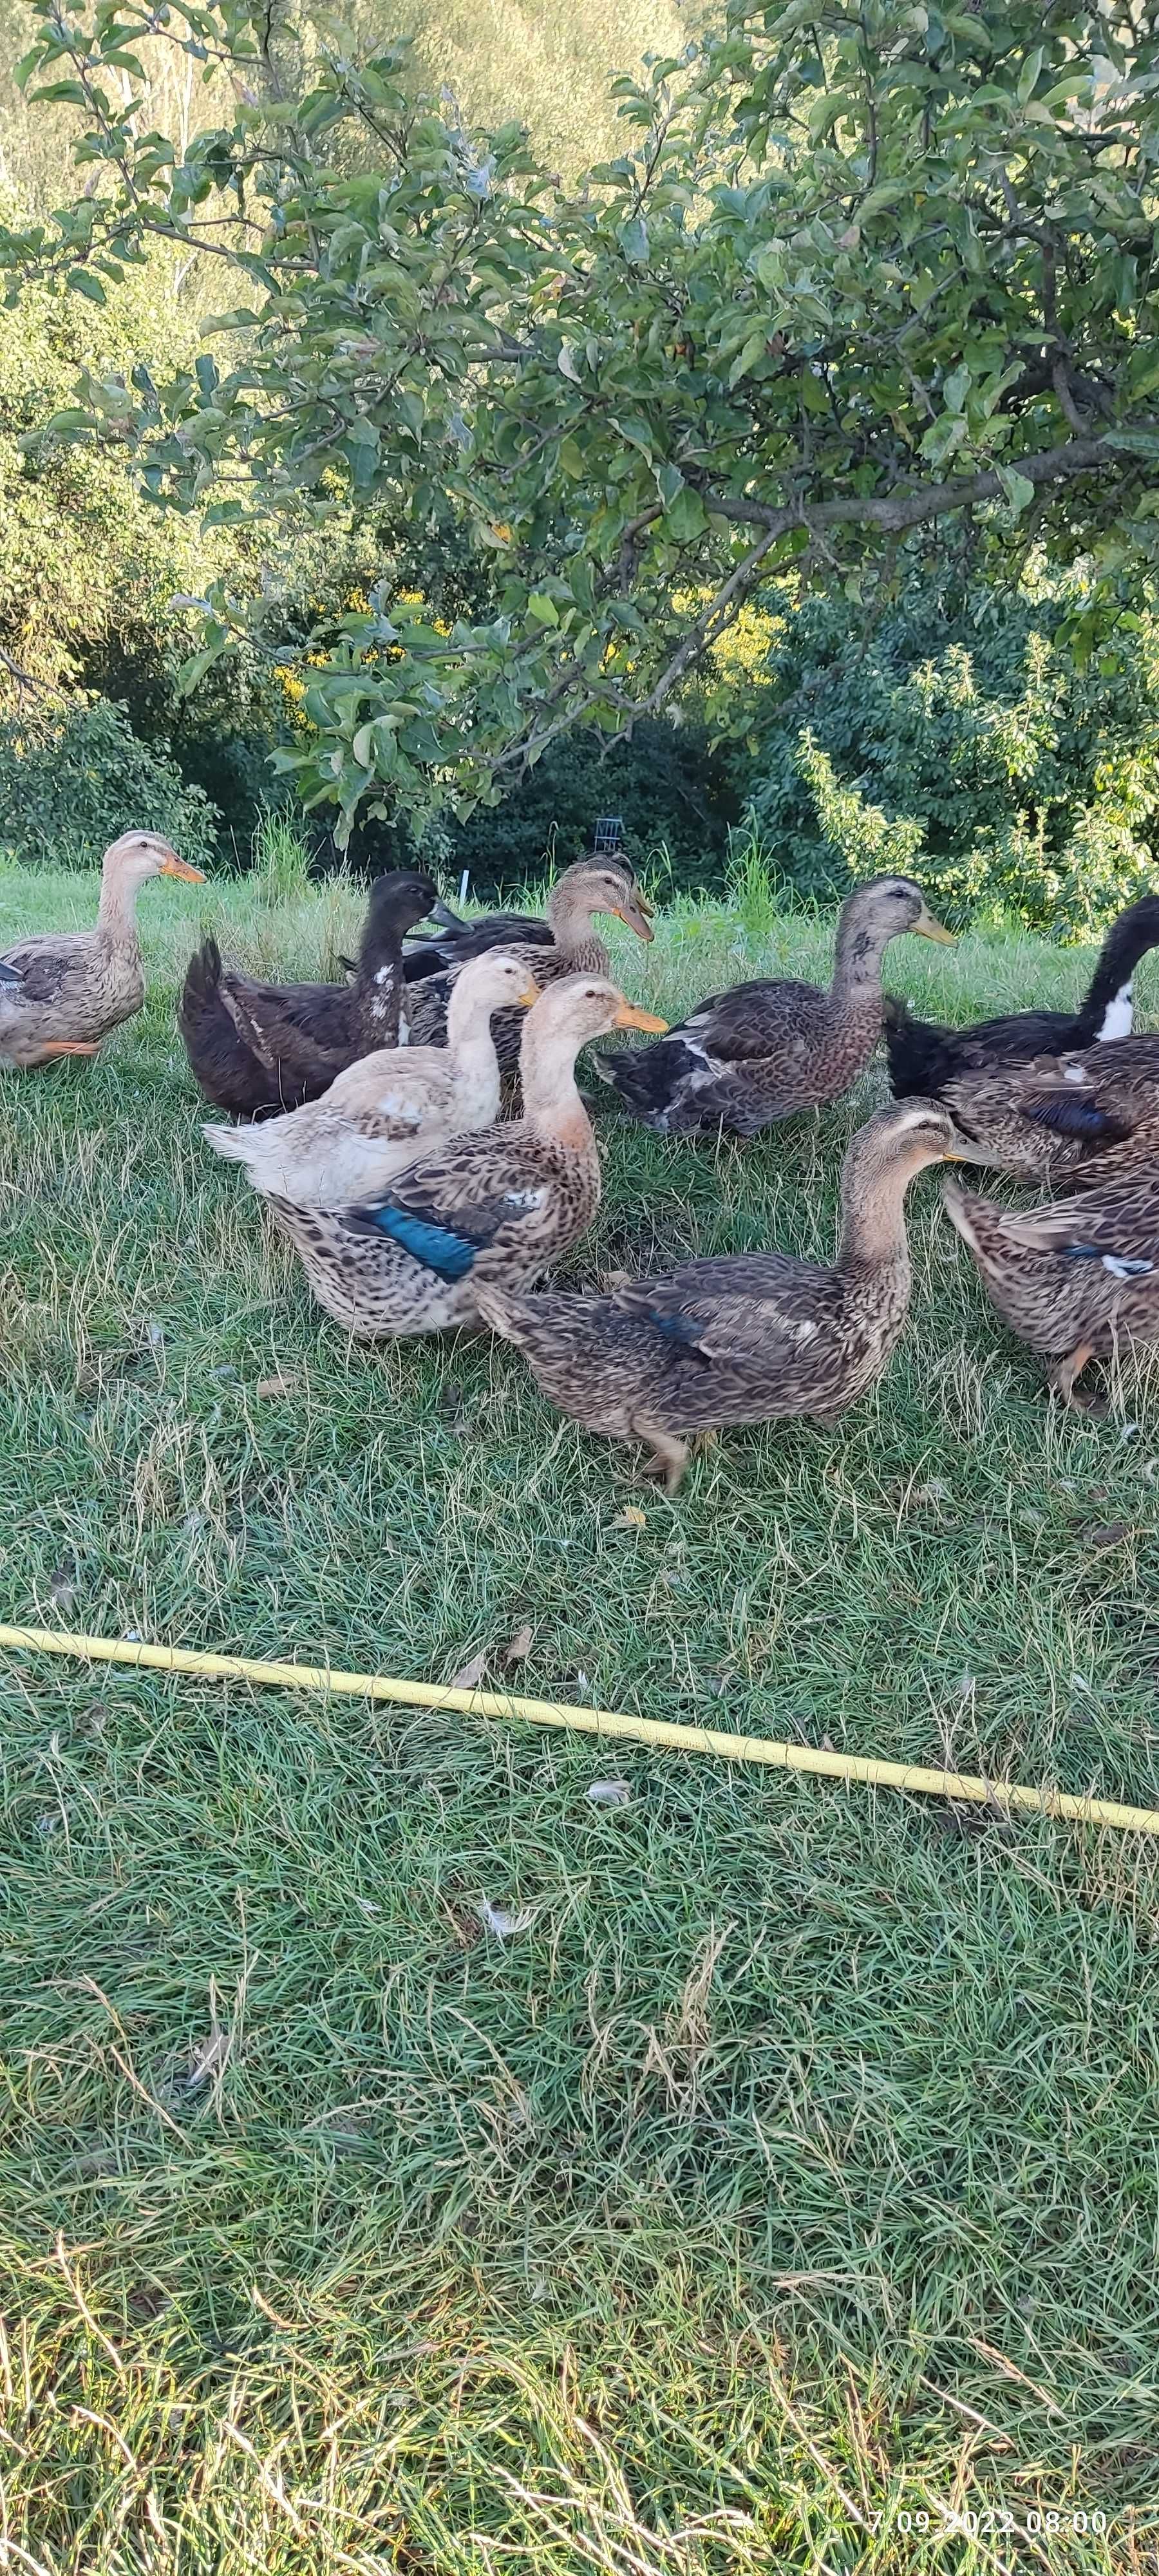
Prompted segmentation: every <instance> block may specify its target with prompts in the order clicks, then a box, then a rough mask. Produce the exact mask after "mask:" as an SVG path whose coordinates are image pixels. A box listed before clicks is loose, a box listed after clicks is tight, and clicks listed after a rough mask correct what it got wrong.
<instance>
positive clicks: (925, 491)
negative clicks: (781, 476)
mask: <svg viewBox="0 0 1159 2576" xmlns="http://www.w3.org/2000/svg"><path fill="white" fill-rule="evenodd" d="M1133 426H1135V427H1137V428H1143V429H1152V428H1153V429H1154V431H1155V434H1156V436H1157V437H1159V422H1154V423H1153V422H1150V421H1143V422H1136V423H1134V424H1133ZM1009 462H1010V465H1011V468H1012V469H1013V471H1014V472H1015V473H1016V474H1024V475H1025V477H1026V480H1027V482H1028V483H1033V485H1034V488H1035V490H1036V491H1038V490H1039V489H1040V488H1041V487H1042V486H1043V485H1049V484H1051V483H1066V482H1069V481H1071V480H1072V478H1073V477H1074V476H1075V475H1076V474H1090V473H1093V472H1095V471H1096V470H1097V469H1098V468H1099V467H1100V466H1103V465H1112V464H1113V465H1117V466H1118V467H1119V468H1120V470H1121V467H1122V458H1121V455H1120V454H1119V452H1118V450H1117V449H1116V448H1115V447H1114V445H1113V443H1112V441H1111V439H1110V438H1109V437H1099V438H1092V437H1084V438H1072V439H1068V441H1067V443H1066V445H1065V446H1064V447H1048V448H1044V449H1043V451H1042V453H1041V454H1040V455H1038V456H1012V457H1011V458H1010V460H1009ZM1001 498H1002V483H1001V479H1000V477H999V475H998V472H997V470H996V469H995V468H993V467H987V469H986V471H985V472H984V473H982V474H964V475H961V476H959V477H957V478H955V479H953V480H951V481H950V482H948V483H927V484H925V485H924V486H923V485H918V486H917V488H916V489H915V488H912V487H911V488H910V489H907V490H902V491H900V492H891V493H859V492H851V493H849V494H848V495H845V496H843V497H842V498H841V499H840V500H836V501H814V502H811V503H806V502H803V501H791V502H788V503H786V504H785V505H784V506H783V507H782V508H780V509H773V508H771V507H770V506H769V505H768V504H767V503H765V502H762V501H750V500H747V499H734V498H731V497H730V496H728V495H727V494H722V495H720V496H718V495H717V494H716V493H714V492H712V491H711V490H710V489H708V488H706V490H705V499H706V502H707V505H708V508H709V509H710V510H712V511H715V513H716V515H717V516H718V517H719V518H722V519H732V520H735V521H736V523H737V524H738V526H742V527H754V528H767V529H768V530H769V531H770V533H771V534H772V535H773V536H774V537H784V536H787V535H788V533H789V530H790V529H791V528H806V529H808V530H809V531H810V533H812V532H813V531H814V530H816V529H819V528H839V527H872V528H881V529H883V530H886V531H888V532H889V533H890V534H892V535H897V534H899V533H904V531H905V530H906V529H907V528H920V527H923V526H924V525H925V523H926V521H927V520H928V519H943V518H945V517H946V516H947V514H948V513H949V512H950V511H952V510H967V509H972V508H973V507H974V506H975V505H976V504H977V503H978V502H979V501H998V500H1001Z"/></svg>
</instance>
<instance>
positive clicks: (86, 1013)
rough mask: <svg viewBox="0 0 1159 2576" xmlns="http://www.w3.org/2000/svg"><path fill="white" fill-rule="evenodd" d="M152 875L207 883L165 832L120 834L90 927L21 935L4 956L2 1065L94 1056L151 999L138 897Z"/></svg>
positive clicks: (22, 1067) (0, 963)
mask: <svg viewBox="0 0 1159 2576" xmlns="http://www.w3.org/2000/svg"><path fill="white" fill-rule="evenodd" d="M150 877H181V878H182V879H183V880H184V882H185V883H186V884H187V885H203V884H204V882H205V878H204V873H203V871H202V869H201V868H195V867H192V866H191V865H190V863H189V861H188V859H179V858H178V856H177V852H176V850H175V849H173V848H172V846H171V844H170V843H169V842H168V841H166V840H163V839H162V837H161V834H160V833H159V832H122V833H121V836H120V838H119V840H116V841H111V842H110V843H109V847H108V849H107V850H106V851H105V854H104V858H103V860H102V862H101V899H100V906H99V909H98V912H97V918H96V923H95V926H94V928H93V929H92V930H68V931H49V932H48V933H46V934H45V935H43V936H40V937H37V938H34V939H18V940H16V941H15V943H14V944H13V946H12V947H11V948H8V949H6V950H5V951H4V955H3V957H2V958H0V984H2V989H0V1067H7V1068H8V1069H9V1070H12V1071H16V1072H21V1073H23V1072H28V1071H30V1070H31V1069H32V1068H33V1067H34V1066H37V1065H42V1064H49V1063H51V1062H52V1061H53V1059H54V1058H55V1057H58V1056H67V1055H79V1056H93V1055H96V1053H97V1050H98V1048H99V1047H100V1045H101V1043H102V1041H103V1040H104V1039H105V1038H107V1036H108V1035H109V1032H110V1030H111V1029H116V1028H119V1027H120V1026H121V1024H122V1022H123V1021H125V1020H131V1019H132V1018H133V1015H134V1013H135V1012H137V1011H139V1010H140V1008H141V1004H142V1003H143V1001H144V999H145V967H144V961H143V959H142V956H141V943H140V940H139V938H138V936H137V896H138V894H139V893H140V891H141V887H142V886H143V885H146V884H147V883H148V880H149V878H150Z"/></svg>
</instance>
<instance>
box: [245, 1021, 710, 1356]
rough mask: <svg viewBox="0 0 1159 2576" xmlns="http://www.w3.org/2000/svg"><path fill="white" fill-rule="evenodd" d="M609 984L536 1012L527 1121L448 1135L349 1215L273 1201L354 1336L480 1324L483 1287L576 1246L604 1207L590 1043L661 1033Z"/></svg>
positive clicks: (530, 1027) (321, 1298)
mask: <svg viewBox="0 0 1159 2576" xmlns="http://www.w3.org/2000/svg"><path fill="white" fill-rule="evenodd" d="M662 1025H663V1024H662V1023H661V1022H658V1021H655V1020H651V1019H650V1018H649V1015H648V1014H647V1013H636V1012H635V1010H634V1008H633V1006H632V1005H631V1004H629V1003H627V1002H625V1001H624V999H623V997H622V995H621V994H619V993H618V992H617V991H616V989H615V986H614V985H612V984H609V983H607V982H606V981H605V980H604V979H603V978H598V977H591V978H588V977H585V976H570V977H567V978H566V979H565V980H564V981H563V982H561V983H558V984H554V985H552V986H550V988H549V990H548V991H547V992H546V993H545V994H544V995H543V996H542V998H541V1000H539V1001H538V1002H536V1004H535V1006H534V1008H533V1009H532V1010H531V1011H530V1012H529V1013H528V1014H527V1019H526V1024H525V1027H526V1034H525V1037H524V1044H523V1050H522V1055H521V1058H520V1074H521V1078H522V1083H523V1095H524V1102H525V1110H526V1114H525V1116H524V1117H523V1118H521V1119H519V1120H517V1121H512V1123H511V1124H510V1125H508V1126H504V1127H492V1128H489V1129H488V1130H487V1131H486V1133H485V1134H482V1135H473V1136H456V1137H452V1138H451V1140H450V1142H449V1143H448V1144H447V1145H445V1146H443V1147H442V1148H440V1150H439V1151H438V1152H436V1153H434V1154H429V1155H423V1156H421V1158H420V1159H418V1160H417V1161H415V1162H414V1163H412V1164H410V1165H409V1166H408V1168H407V1169H406V1170H405V1171H404V1172H401V1173H399V1175H398V1176H397V1178H396V1179H395V1180H394V1181H392V1183H391V1184H390V1187H389V1189H388V1190H386V1191H384V1192H383V1193H381V1194H380V1195H379V1196H378V1197H377V1198H376V1199H375V1200H374V1201H373V1202H371V1203H369V1204H368V1205H366V1206H364V1207H360V1208H349V1209H346V1210H345V1211H342V1212H328V1211H325V1210H322V1209H314V1208H311V1209H305V1208H295V1207H293V1206H292V1205H291V1204H290V1202H289V1201H287V1200H284V1199H281V1198H279V1197H277V1196H276V1195H271V1196H270V1198H269V1201H268V1204H269V1206H270V1208H271V1209H272V1211H273V1214H274V1217H275V1220H276V1222H277V1224H278V1225H279V1227H280V1228H281V1231H282V1232H283V1233H284V1234H285V1235H286V1236H287V1237H288V1239H289V1240H290V1242H291V1243H292V1244H293V1245H294V1247H295V1249H296V1251H297V1252H298V1254H299V1256H300V1258H301V1261H302V1266H303V1268H304V1270H305V1272H306V1276H307V1278H308V1280H309V1282H310V1286H311V1288H312V1289H313V1291H314V1294H315V1296H316V1297H317V1299H318V1302H319V1304H320V1305H321V1306H323V1307H324V1308H325V1310H326V1312H327V1314H328V1315H331V1316H333V1318H334V1320H335V1322H336V1323H339V1324H342V1325H344V1326H345V1328H346V1330H347V1332H350V1333H355V1334H359V1335H362V1336H366V1337H375V1336H378V1335H382V1334H407V1333H431V1332H440V1331H443V1330H445V1329H446V1327H448V1326H449V1325H453V1324H465V1323H471V1322H473V1321H475V1320H476V1319H477V1315H478V1308H477V1304H476V1297H477V1291H478V1288H479V1285H480V1283H481V1282H483V1281H487V1280H489V1281H491V1282H493V1283H496V1284H497V1283H499V1282H501V1281H503V1280H507V1281H508V1282H513V1283H514V1284H516V1285H517V1286H522V1285H525V1284H526V1283H527V1282H528V1281H530V1280H533V1279H536V1278H538V1277H540V1276H541V1274H542V1273H543V1271H544V1270H546V1269H548V1268H549V1267H550V1266H551V1264H552V1262H554V1261H557V1260H559V1258H560V1257H561V1255H562V1254H563V1253H564V1252H566V1251H568V1250H570V1248H571V1246H572V1244H574V1243H576V1242H578V1240H579V1238H580V1236H581V1235H582V1234H583V1233H584V1232H585V1231H586V1229H587V1227H588V1226H589V1225H590V1224H591V1221H592V1218H593V1216H594V1215H595V1212H596V1209H597V1207H598V1205H599V1198H600V1163H599V1155H598V1153H597V1151H596V1142H595V1137H594V1136H593V1134H592V1129H591V1124H590V1121H589V1119H588V1117H587V1113H586V1111H585V1109H584V1106H583V1103H582V1101H581V1099H580V1096H579V1093H578V1091H577V1089H576V1085H575V1058H576V1054H577V1052H578V1050H579V1048H580V1047H581V1046H584V1045H586V1043H587V1041H588V1039H589V1038H591V1037H595V1036H599V1035H601V1034H602V1033H603V1032H604V1031H605V1030H606V1029H610V1028H613V1027H616V1026H620V1027H634V1026H643V1027H653V1028H655V1027H659V1026H662Z"/></svg>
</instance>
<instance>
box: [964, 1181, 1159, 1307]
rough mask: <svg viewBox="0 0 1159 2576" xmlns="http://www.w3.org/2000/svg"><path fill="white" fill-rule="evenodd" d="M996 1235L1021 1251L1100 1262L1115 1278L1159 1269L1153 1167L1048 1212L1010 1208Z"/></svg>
mask: <svg viewBox="0 0 1159 2576" xmlns="http://www.w3.org/2000/svg"><path fill="white" fill-rule="evenodd" d="M998 1231H999V1233H1000V1234H1001V1235H1003V1236H1004V1237H1006V1238H1007V1239H1008V1240H1009V1242H1010V1243H1011V1244H1012V1245H1013V1246H1014V1247H1016V1248H1017V1249H1018V1250H1020V1251H1023V1252H1044V1253H1055V1254H1061V1255H1063V1256H1064V1257H1065V1258H1066V1259H1068V1260H1070V1261H1090V1262H1099V1263H1100V1264H1101V1266H1102V1268H1103V1269H1104V1270H1107V1271H1109V1272H1110V1274H1111V1277H1112V1278H1115V1279H1135V1278H1142V1277H1145V1276H1146V1274H1147V1273H1148V1272H1150V1271H1153V1270H1159V1189H1157V1188H1156V1185H1155V1179H1154V1169H1153V1166H1152V1167H1150V1168H1149V1169H1148V1170H1147V1171H1144V1170H1143V1169H1142V1168H1140V1169H1137V1170H1136V1171H1135V1173H1134V1174H1133V1175H1131V1176H1129V1177H1128V1176H1124V1178H1122V1179H1121V1180H1119V1181H1117V1182H1115V1183H1113V1184H1108V1185H1107V1186H1105V1187H1101V1188H1099V1189H1098V1190H1097V1191H1094V1190H1092V1191H1091V1192H1089V1193H1084V1195H1083V1196H1082V1197H1081V1198H1070V1199H1052V1200H1050V1201H1048V1203H1047V1205H1046V1206H1045V1207H1038V1208H1029V1209H1018V1210H1013V1209H1006V1210H1004V1212H1003V1214H1002V1216H1001V1217H1000V1218H999V1220H998Z"/></svg>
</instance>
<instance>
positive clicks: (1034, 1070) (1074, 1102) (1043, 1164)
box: [939, 1036, 1159, 1188]
mask: <svg viewBox="0 0 1159 2576" xmlns="http://www.w3.org/2000/svg"><path fill="white" fill-rule="evenodd" d="M939 1097H940V1098H941V1099H942V1100H944V1102H945V1104H946V1107H947V1109H948V1110H949V1111H950V1114H951V1116H952V1118H953V1119H954V1121H955V1124H956V1126H957V1127H958V1129H959V1130H960V1132H961V1134H962V1135H963V1136H964V1137H966V1138H968V1140H969V1143H970V1147H971V1159H972V1161H974V1162H976V1163H989V1164H992V1165H993V1166H994V1168H995V1169H996V1170H997V1171H1001V1172H1011V1173H1013V1174H1014V1175H1015V1177H1016V1178H1017V1179H1019V1180H1032V1181H1046V1182H1049V1183H1051V1184H1053V1183H1054V1182H1056V1181H1058V1180H1063V1179H1066V1178H1067V1177H1068V1176H1069V1177H1070V1178H1072V1179H1073V1180H1074V1182H1075V1183H1076V1185H1077V1186H1078V1187H1080V1188H1082V1187H1085V1185H1086V1182H1087V1180H1088V1179H1093V1178H1097V1177H1098V1175H1099V1174H1100V1173H1101V1172H1103V1171H1104V1170H1105V1169H1106V1167H1107V1165H1108V1162H1109V1161H1110V1159H1111V1158H1112V1157H1114V1160H1115V1164H1116V1165H1121V1164H1123V1163H1127V1164H1128V1165H1129V1164H1130V1163H1131V1161H1132V1160H1133V1159H1134V1158H1135V1156H1136V1155H1137V1154H1138V1153H1139V1152H1141V1151H1142V1150H1143V1148H1144V1144H1145V1142H1146V1141H1147V1140H1149V1137H1150V1134H1151V1131H1152V1130H1153V1129H1154V1128H1155V1126H1156V1125H1157V1124H1159V1037H1147V1036H1140V1037H1131V1038H1108V1039H1105V1040H1100V1041H1099V1042H1098V1043H1097V1044H1096V1045H1094V1046H1091V1047H1084V1048H1082V1049H1080V1050H1078V1051H1077V1052H1075V1053H1073V1054H1068V1055H1062V1056H1039V1057H1037V1058H1036V1059H1035V1060H1034V1062H1033V1063H1031V1064H1025V1065H1021V1064H1007V1065H1002V1064H998V1065H995V1066H994V1067H993V1069H992V1070H991V1071H989V1072H985V1073H975V1074H960V1075H958V1076H956V1077H955V1079H954V1080H953V1081H951V1082H947V1083H946V1084H945V1085H944V1086H943V1089H942V1091H941V1093H940V1094H939Z"/></svg>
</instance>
